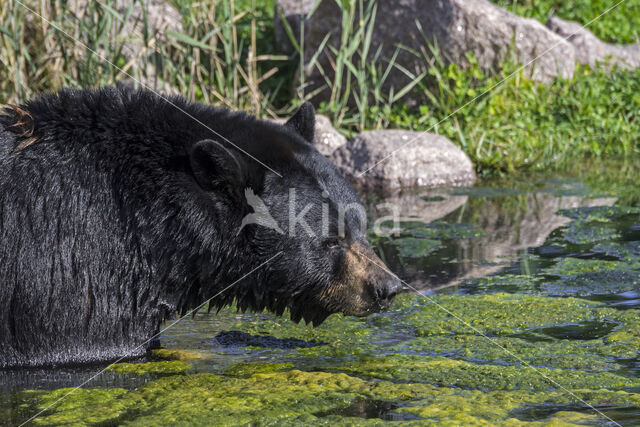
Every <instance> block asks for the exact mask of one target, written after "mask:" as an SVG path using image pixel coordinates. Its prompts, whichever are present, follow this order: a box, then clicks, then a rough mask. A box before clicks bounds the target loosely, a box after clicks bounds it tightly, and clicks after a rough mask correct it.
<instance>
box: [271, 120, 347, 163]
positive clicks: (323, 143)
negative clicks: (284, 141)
mask: <svg viewBox="0 0 640 427" xmlns="http://www.w3.org/2000/svg"><path fill="white" fill-rule="evenodd" d="M273 121H274V122H275V123H279V124H284V123H285V122H286V120H284V119H276V120H273ZM314 134H315V135H314V138H313V145H314V146H315V147H316V148H317V149H318V151H319V152H320V153H321V154H322V155H323V156H326V157H329V156H330V155H331V153H333V152H334V151H335V150H336V149H338V148H340V147H342V146H343V145H345V144H346V143H347V138H345V137H344V136H343V135H342V134H341V133H340V132H338V131H337V130H336V129H335V128H334V127H333V125H332V124H331V120H330V119H329V118H328V117H327V116H323V115H320V114H316V126H315V130H314Z"/></svg>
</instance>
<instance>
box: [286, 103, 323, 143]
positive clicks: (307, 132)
mask: <svg viewBox="0 0 640 427" xmlns="http://www.w3.org/2000/svg"><path fill="white" fill-rule="evenodd" d="M285 126H288V127H290V128H291V129H293V130H295V131H296V132H297V133H298V134H300V135H301V136H302V137H303V138H304V139H306V140H307V141H309V142H313V134H314V130H315V127H316V110H315V109H314V108H313V105H311V103H310V102H305V103H304V104H302V106H301V107H300V109H299V110H298V112H297V113H296V114H295V115H294V116H293V117H291V118H290V119H289V121H287V123H285Z"/></svg>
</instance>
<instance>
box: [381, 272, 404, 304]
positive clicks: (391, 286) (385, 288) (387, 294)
mask: <svg viewBox="0 0 640 427" xmlns="http://www.w3.org/2000/svg"><path fill="white" fill-rule="evenodd" d="M401 289H402V282H400V279H398V278H397V277H394V278H392V279H389V280H387V281H385V282H384V283H383V284H382V286H380V287H378V288H377V289H376V297H377V300H378V303H379V304H380V305H381V306H382V307H383V308H384V309H385V310H386V309H387V308H389V306H390V305H391V303H392V302H393V298H394V297H395V296H396V294H397V293H398V292H400V290H401Z"/></svg>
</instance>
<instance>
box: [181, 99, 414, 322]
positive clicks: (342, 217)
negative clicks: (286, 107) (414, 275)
mask: <svg viewBox="0 0 640 427" xmlns="http://www.w3.org/2000/svg"><path fill="white" fill-rule="evenodd" d="M248 127H249V128H251V131H247V132H248V133H245V134H243V135H242V137H238V140H241V141H251V142H249V143H245V144H243V145H241V146H237V145H235V144H234V143H231V141H228V140H227V141H218V140H201V141H199V142H197V143H195V144H194V145H193V147H192V148H191V152H190V159H191V167H192V170H193V173H194V177H195V179H196V181H197V182H198V183H199V184H200V186H201V187H202V189H204V190H205V191H208V192H209V194H211V197H212V198H214V199H215V203H216V205H217V206H221V205H224V206H226V208H227V209H228V212H230V215H231V216H232V218H233V219H232V220H231V221H227V222H226V224H225V226H224V229H223V230H220V232H221V234H225V238H224V239H225V241H226V242H227V243H226V244H227V245H229V246H232V247H235V248H240V249H239V250H237V251H234V257H235V259H234V260H233V262H234V263H235V264H236V265H242V266H243V267H244V268H242V269H240V268H234V270H236V271H243V272H245V273H246V272H251V269H253V268H255V267H258V266H260V268H258V269H257V270H256V271H255V272H252V274H249V275H248V276H247V277H246V278H244V279H242V280H240V281H239V282H238V283H235V284H234V285H233V286H231V287H230V288H229V289H228V290H226V291H225V292H224V293H222V294H221V295H220V296H218V297H216V298H214V300H213V301H212V302H213V304H214V305H218V306H222V305H225V304H229V303H231V302H232V301H233V300H235V301H236V303H237V305H238V308H240V309H241V310H246V309H250V310H262V309H264V308H267V309H268V310H270V311H272V312H274V313H276V314H278V315H281V314H282V313H283V312H284V311H285V309H288V310H289V311H290V313H291V318H292V319H293V320H294V321H296V322H297V321H300V320H301V319H304V320H305V321H306V322H307V323H309V322H311V323H313V324H314V325H318V324H320V323H322V322H323V321H324V320H325V319H326V317H327V316H329V315H330V314H332V313H344V314H346V315H354V316H367V315H369V314H372V313H376V312H380V311H384V310H386V309H388V308H389V306H390V305H391V303H392V301H393V298H394V296H395V295H396V294H397V293H398V291H399V290H400V289H401V282H400V280H399V279H398V277H396V276H395V275H394V274H393V273H391V272H390V271H389V270H388V269H387V268H386V267H385V266H384V264H383V262H382V261H381V260H380V258H378V256H377V255H376V254H375V253H374V251H373V250H372V249H371V247H370V246H369V244H368V243H367V240H366V230H365V228H366V212H365V211H364V209H363V207H362V205H361V204H360V201H359V199H358V196H357V194H356V193H355V191H354V190H353V188H352V186H351V185H350V184H349V183H348V182H347V180H345V179H344V178H343V177H342V175H341V174H340V172H339V171H338V169H337V168H336V167H335V166H334V165H333V164H332V163H331V162H330V161H329V160H328V159H326V158H325V157H324V156H322V155H321V154H320V153H319V152H318V151H317V150H316V149H315V148H314V147H313V145H312V143H311V141H313V137H314V127H315V112H314V110H313V107H312V106H311V105H310V104H304V105H303V106H302V107H301V108H300V110H299V111H298V113H297V114H296V115H295V116H293V117H292V118H291V119H290V120H289V121H288V122H287V123H286V124H284V125H276V124H273V123H267V122H259V121H252V122H251V126H248ZM221 193H223V194H224V195H223V196H222V197H221V196H220V194H221ZM263 264H264V265H263ZM222 285H224V284H220V285H219V286H216V288H215V289H216V290H218V289H220V287H221V286H222Z"/></svg>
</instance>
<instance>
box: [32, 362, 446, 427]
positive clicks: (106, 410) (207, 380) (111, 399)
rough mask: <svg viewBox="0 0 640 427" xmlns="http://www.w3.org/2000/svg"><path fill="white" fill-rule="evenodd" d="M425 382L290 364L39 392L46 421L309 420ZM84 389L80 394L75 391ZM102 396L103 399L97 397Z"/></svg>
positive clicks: (416, 392)
mask: <svg viewBox="0 0 640 427" xmlns="http://www.w3.org/2000/svg"><path fill="white" fill-rule="evenodd" d="M433 390H434V388H433V387H431V386H428V385H421V384H410V385H409V384H393V383H388V382H367V381H364V380H362V379H359V378H355V377H351V376H348V375H345V374H330V373H325V372H301V371H295V370H293V371H289V372H279V373H266V374H254V375H252V376H251V377H249V378H225V377H220V376H217V375H213V374H195V375H180V376H170V377H163V378H160V379H158V380H155V381H152V382H149V383H147V384H145V385H143V386H142V387H140V388H139V389H137V390H132V391H126V390H122V389H117V390H115V389H114V390H103V389H86V390H84V389H80V390H78V391H77V392H74V393H73V397H69V398H67V399H65V400H63V401H61V402H56V400H57V399H58V398H59V397H60V396H62V395H64V394H66V393H68V392H69V391H70V389H61V390H56V391H54V392H50V393H46V394H43V395H41V396H40V397H39V404H38V406H37V409H44V408H45V407H46V406H48V405H50V404H53V406H52V408H51V409H50V411H49V412H48V414H47V415H45V416H43V417H41V418H37V419H36V420H35V423H37V424H39V425H55V424H68V425H73V424H78V425H80V424H85V423H93V422H100V423H113V424H116V423H117V424H122V425H167V424H191V425H212V424H213V425H238V424H248V423H252V424H263V423H265V422H270V423H278V422H280V421H286V420H289V421H293V420H295V421H296V422H305V421H308V422H309V421H314V420H316V419H317V417H315V416H314V415H312V414H314V413H317V412H322V411H327V410H330V409H335V408H340V407H346V406H348V405H349V404H350V403H351V402H352V401H353V400H355V399H357V398H366V399H395V400H407V399H411V398H413V397H414V396H423V395H426V394H428V393H430V392H433ZM76 393H77V394H76ZM96 403H97V404H96Z"/></svg>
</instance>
